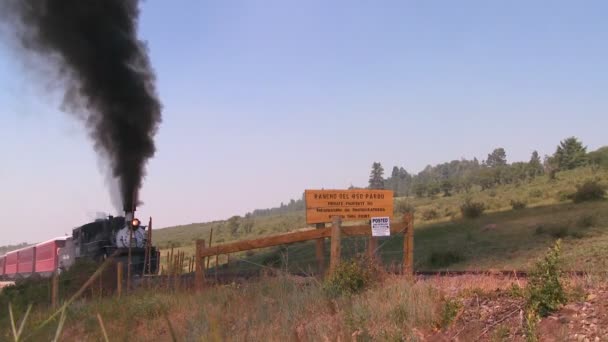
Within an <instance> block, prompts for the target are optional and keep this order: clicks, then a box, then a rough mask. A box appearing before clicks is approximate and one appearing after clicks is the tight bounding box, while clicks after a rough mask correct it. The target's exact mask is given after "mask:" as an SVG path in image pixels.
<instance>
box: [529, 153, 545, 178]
mask: <svg viewBox="0 0 608 342" xmlns="http://www.w3.org/2000/svg"><path fill="white" fill-rule="evenodd" d="M542 174H543V164H542V162H541V160H540V156H539V155H538V152H537V151H534V152H532V156H530V162H529V163H528V175H529V176H530V177H532V178H534V177H536V176H540V175H542Z"/></svg>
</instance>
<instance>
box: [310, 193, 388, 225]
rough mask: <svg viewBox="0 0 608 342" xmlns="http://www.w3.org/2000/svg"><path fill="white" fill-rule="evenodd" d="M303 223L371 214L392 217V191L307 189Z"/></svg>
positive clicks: (347, 218)
mask: <svg viewBox="0 0 608 342" xmlns="http://www.w3.org/2000/svg"><path fill="white" fill-rule="evenodd" d="M304 197H305V199H306V223H308V224H312V223H324V222H331V221H332V217H333V216H340V217H342V221H357V220H369V219H371V218H372V217H390V218H393V192H392V191H391V190H306V191H305V196H304Z"/></svg>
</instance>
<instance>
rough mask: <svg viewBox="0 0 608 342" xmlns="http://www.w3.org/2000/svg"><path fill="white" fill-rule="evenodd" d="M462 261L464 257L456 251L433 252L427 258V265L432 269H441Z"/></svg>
mask: <svg viewBox="0 0 608 342" xmlns="http://www.w3.org/2000/svg"><path fill="white" fill-rule="evenodd" d="M464 259H465V258H464V256H463V255H462V254H460V253H459V252H456V251H442V252H433V253H431V256H430V257H429V264H430V265H431V266H432V267H434V268H442V267H447V266H450V265H452V264H456V263H459V262H461V261H463V260H464Z"/></svg>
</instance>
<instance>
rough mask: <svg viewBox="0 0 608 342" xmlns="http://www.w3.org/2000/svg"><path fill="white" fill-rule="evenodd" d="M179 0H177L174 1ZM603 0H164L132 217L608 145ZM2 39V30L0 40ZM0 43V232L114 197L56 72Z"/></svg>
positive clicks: (155, 32) (185, 218)
mask: <svg viewBox="0 0 608 342" xmlns="http://www.w3.org/2000/svg"><path fill="white" fill-rule="evenodd" d="M176 3H179V4H180V6H176V5H175V4H176ZM606 13H608V2H605V1H584V2H576V1H374V2H372V1H352V0H351V1H324V0H319V1H284V0H277V1H263V2H262V1H160V0H148V1H146V2H145V3H144V4H143V8H142V16H141V22H140V28H141V32H140V34H141V36H142V38H143V39H145V40H147V42H148V46H149V49H150V53H151V60H152V64H153V66H154V68H155V69H156V72H157V76H158V90H159V94H160V98H161V101H162V102H163V105H164V109H163V116H164V118H163V123H162V125H161V128H160V132H159V134H158V137H157V144H158V152H157V155H156V157H155V158H154V159H153V160H151V162H150V163H149V165H148V176H147V178H146V181H145V185H144V188H143V191H142V199H143V201H144V202H145V205H144V206H142V207H141V208H139V211H138V213H139V216H140V217H141V218H143V219H144V220H147V218H148V216H150V215H152V216H153V217H154V219H155V226H156V227H164V226H168V225H175V224H187V223H191V222H200V221H207V220H213V219H223V218H227V217H229V216H231V215H234V214H241V215H242V214H244V213H245V212H247V211H250V210H252V209H255V208H265V207H271V206H276V205H278V204H279V203H280V202H281V201H288V200H289V199H290V198H298V197H300V196H301V194H302V192H303V191H304V189H307V188H321V187H324V188H345V187H348V186H349V185H351V184H354V185H365V184H366V183H367V178H368V175H369V170H370V167H371V164H372V162H374V161H380V162H381V163H382V164H383V165H384V167H385V169H386V170H387V172H388V173H389V174H390V169H391V168H392V166H393V165H399V166H404V167H405V168H406V169H407V170H408V171H410V172H418V171H420V170H421V169H422V168H424V166H425V165H427V164H435V163H438V162H444V161H449V160H452V159H459V158H461V157H465V158H473V157H478V158H479V159H480V160H481V159H484V158H485V157H486V156H487V153H488V152H490V151H491V150H492V149H493V148H494V147H499V146H500V147H504V148H505V149H506V151H507V157H508V159H509V161H515V160H527V159H528V158H529V156H530V153H531V152H532V151H533V150H534V149H538V150H539V152H540V153H541V154H547V153H552V152H553V151H554V149H555V146H556V145H557V143H558V142H559V140H561V139H563V138H565V137H568V136H571V135H575V136H577V137H579V138H580V139H582V140H583V142H584V143H585V144H586V145H588V146H589V148H590V149H595V148H597V147H599V146H602V145H605V144H608V139H607V138H606V132H607V128H608V115H606V112H607V109H608V95H607V94H606V91H607V90H608V67H607V61H608V44H607V42H608V22H607V21H606ZM4 41H5V40H3V42H4ZM23 65H24V64H23V63H22V62H21V61H20V60H19V57H18V56H17V55H15V54H14V53H13V52H12V51H11V50H10V47H9V45H7V44H4V43H2V45H0V141H1V142H0V157H1V160H2V161H1V162H0V222H2V224H3V226H2V228H1V230H0V245H2V244H6V243H16V242H21V241H28V242H36V241H41V240H46V239H48V238H51V237H54V236H56V235H63V234H64V233H68V232H70V231H71V228H72V227H75V226H78V225H81V224H83V223H86V222H88V221H89V220H90V219H92V218H94V217H95V214H96V212H102V211H103V212H111V211H113V208H114V207H113V205H112V204H111V201H110V196H109V194H108V191H107V187H106V185H105V184H106V183H105V179H106V177H105V176H104V174H103V173H102V172H101V171H100V170H101V169H102V168H103V165H104V163H103V161H101V160H100V159H99V158H98V157H97V156H96V155H95V153H94V152H93V149H92V147H91V143H90V141H89V140H88V138H87V133H86V132H85V131H83V129H82V125H81V124H80V122H78V121H76V120H74V119H73V117H71V116H69V115H66V114H64V113H62V112H61V111H60V109H59V107H60V105H61V97H60V94H61V91H60V90H58V89H56V88H55V87H57V84H51V83H44V82H41V81H40V80H39V79H38V78H36V77H35V73H32V72H30V68H29V67H28V68H24V67H23Z"/></svg>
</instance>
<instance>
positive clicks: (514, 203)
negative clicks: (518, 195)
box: [511, 200, 528, 210]
mask: <svg viewBox="0 0 608 342" xmlns="http://www.w3.org/2000/svg"><path fill="white" fill-rule="evenodd" d="M527 205H528V204H527V203H526V202H525V201H522V200H511V208H513V210H520V209H525V208H526V206H527Z"/></svg>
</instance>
